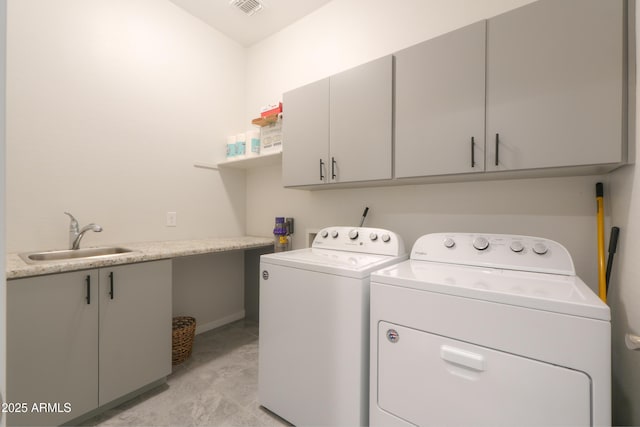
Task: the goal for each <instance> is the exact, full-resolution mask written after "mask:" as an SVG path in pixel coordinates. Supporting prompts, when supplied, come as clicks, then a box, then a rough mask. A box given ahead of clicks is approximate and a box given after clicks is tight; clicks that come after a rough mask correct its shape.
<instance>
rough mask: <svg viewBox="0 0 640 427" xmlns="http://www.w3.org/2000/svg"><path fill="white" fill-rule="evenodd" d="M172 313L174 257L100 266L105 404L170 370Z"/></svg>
mask: <svg viewBox="0 0 640 427" xmlns="http://www.w3.org/2000/svg"><path fill="white" fill-rule="evenodd" d="M171 313H172V307H171V261H169V260H167V261H156V262H151V263H143V264H129V265H123V266H117V267H113V268H107V269H100V329H99V333H98V336H99V339H100V376H99V378H100V392H99V394H98V396H99V404H100V405H104V404H106V403H109V402H111V401H112V400H114V399H117V398H119V397H121V396H124V395H125V394H127V393H130V392H132V391H134V390H137V389H139V388H140V387H143V386H145V385H147V384H149V383H152V382H154V381H156V380H158V379H160V378H162V377H165V376H167V375H169V374H170V373H171V316H172V314H171Z"/></svg>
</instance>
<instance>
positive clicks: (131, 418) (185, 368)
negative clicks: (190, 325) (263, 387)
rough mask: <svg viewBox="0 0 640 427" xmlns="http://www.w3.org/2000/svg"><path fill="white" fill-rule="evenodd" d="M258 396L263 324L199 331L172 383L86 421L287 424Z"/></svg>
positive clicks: (243, 323)
mask: <svg viewBox="0 0 640 427" xmlns="http://www.w3.org/2000/svg"><path fill="white" fill-rule="evenodd" d="M257 398H258V324H257V323H255V322H252V321H247V320H240V321H238V322H234V323H231V324H229V325H226V326H223V327H221V328H218V329H215V330H212V331H208V332H205V333H203V334H200V335H197V336H196V338H195V341H194V346H193V354H192V355H191V357H190V358H189V359H188V360H187V361H186V362H184V363H182V364H180V365H177V366H174V367H173V373H172V374H171V375H169V377H168V378H167V384H166V385H163V386H161V387H158V388H156V389H154V390H150V391H148V392H146V393H144V394H142V395H141V396H139V397H137V398H135V399H133V400H132V401H129V402H127V403H124V404H122V405H121V406H118V407H116V408H114V409H111V410H109V411H107V412H105V413H103V414H101V415H98V416H97V417H95V418H93V419H91V420H89V421H87V422H86V423H85V425H90V426H105V427H106V426H176V427H177V426H288V425H290V424H288V423H287V422H286V421H284V420H282V419H280V418H278V417H277V416H276V415H274V414H272V413H270V412H268V411H266V410H265V409H262V408H261V407H260V406H259V405H258V402H257Z"/></svg>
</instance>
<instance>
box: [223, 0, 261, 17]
mask: <svg viewBox="0 0 640 427" xmlns="http://www.w3.org/2000/svg"><path fill="white" fill-rule="evenodd" d="M229 4H230V5H232V6H235V7H237V8H238V9H240V10H241V11H243V12H244V13H246V14H247V15H249V16H251V15H253V14H254V13H257V12H259V11H260V10H262V3H260V2H259V1H258V0H231V1H230V2H229Z"/></svg>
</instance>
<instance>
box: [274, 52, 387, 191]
mask: <svg viewBox="0 0 640 427" xmlns="http://www.w3.org/2000/svg"><path fill="white" fill-rule="evenodd" d="M392 108H393V58H392V56H391V55H389V56H386V57H383V58H380V59H377V60H375V61H371V62H368V63H366V64H364V65H361V66H358V67H356V68H353V69H350V70H347V71H344V72H342V73H339V74H336V75H334V76H331V77H329V78H327V79H324V80H320V81H317V82H315V83H311V84H309V85H306V86H303V87H301V88H298V89H294V90H292V91H290V92H287V93H285V94H284V96H283V113H284V120H283V122H282V123H283V129H282V131H283V152H282V181H283V184H284V186H285V187H295V186H315V185H319V184H330V183H346V182H359V181H372V180H382V179H391V177H392V163H391V157H392V138H393V135H392V127H393V113H392Z"/></svg>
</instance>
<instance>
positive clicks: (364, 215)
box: [360, 206, 369, 227]
mask: <svg viewBox="0 0 640 427" xmlns="http://www.w3.org/2000/svg"><path fill="white" fill-rule="evenodd" d="M368 213H369V206H365V208H364V212H362V219H361V220H360V227H362V225H363V224H364V220H365V218H366V217H367V214H368Z"/></svg>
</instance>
